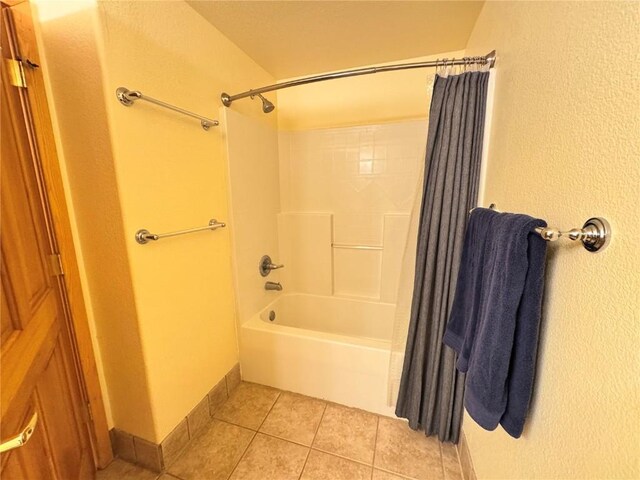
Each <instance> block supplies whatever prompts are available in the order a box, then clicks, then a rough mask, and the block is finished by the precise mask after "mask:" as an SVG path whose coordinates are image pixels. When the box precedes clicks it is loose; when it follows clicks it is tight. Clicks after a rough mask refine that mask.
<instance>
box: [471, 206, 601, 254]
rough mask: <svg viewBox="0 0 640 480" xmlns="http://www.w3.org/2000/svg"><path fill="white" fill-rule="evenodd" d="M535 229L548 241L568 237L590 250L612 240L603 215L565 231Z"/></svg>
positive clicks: (494, 208) (493, 207)
mask: <svg viewBox="0 0 640 480" xmlns="http://www.w3.org/2000/svg"><path fill="white" fill-rule="evenodd" d="M489 208H490V209H491V210H496V211H497V208H496V204H495V203H492V204H491V205H490V206H489ZM474 210H475V208H472V209H471V210H470V211H469V213H471V212H473V211H474ZM535 231H536V233H538V234H539V235H540V236H541V237H542V238H543V239H545V240H546V241H548V242H555V241H556V240H559V239H560V238H561V237H567V238H569V240H573V241H576V240H580V241H581V242H582V245H583V246H584V248H585V249H587V250H588V251H590V252H599V251H600V250H602V249H604V248H605V247H606V246H607V245H608V244H609V241H610V240H611V225H609V222H608V221H607V219H606V218H602V217H592V218H590V219H589V220H587V221H586V222H584V225H582V228H572V229H571V230H567V231H563V230H559V229H557V228H553V227H537V228H536V229H535Z"/></svg>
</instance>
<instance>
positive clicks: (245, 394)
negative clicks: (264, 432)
mask: <svg viewBox="0 0 640 480" xmlns="http://www.w3.org/2000/svg"><path fill="white" fill-rule="evenodd" d="M278 394H279V391H278V390H276V389H274V388H271V387H265V386H263V385H257V384H255V383H244V382H243V383H241V384H240V385H238V387H237V388H236V389H235V390H234V391H233V393H232V394H231V396H230V397H229V400H227V401H226V402H225V403H224V404H223V405H222V406H221V407H220V408H218V410H217V411H216V412H215V413H214V417H215V418H217V419H220V420H224V421H226V422H229V423H233V424H235V425H240V426H242V427H246V428H250V429H251V430H257V429H258V428H259V427H260V425H261V424H262V421H263V420H264V419H265V417H266V416H267V414H268V413H269V410H271V407H272V406H273V404H274V402H275V401H276V399H277V398H278Z"/></svg>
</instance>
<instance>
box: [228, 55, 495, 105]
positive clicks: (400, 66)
mask: <svg viewBox="0 0 640 480" xmlns="http://www.w3.org/2000/svg"><path fill="white" fill-rule="evenodd" d="M478 63H479V64H481V65H486V64H489V68H493V66H494V65H495V63H496V51H495V50H493V51H492V52H490V53H488V54H487V55H485V56H483V57H463V58H454V59H440V60H431V61H428V62H414V63H396V64H394V65H383V66H380V67H366V68H356V69H354V70H343V71H341V72H333V73H325V74H322V75H314V76H311V77H303V78H298V79H296V80H290V81H288V82H282V83H274V84H273V85H267V86H266V87H260V88H255V89H252V90H247V91H246V92H242V93H237V94H235V95H229V94H228V93H222V94H221V95H220V99H221V100H222V104H223V105H224V106H225V107H229V106H231V104H232V103H233V102H234V101H235V100H240V99H241V98H246V97H255V96H257V97H260V99H261V100H262V102H263V111H264V112H265V113H269V112H271V111H272V110H273V104H272V103H271V102H269V101H268V100H266V99H265V98H264V97H262V94H263V93H266V92H272V91H273V90H280V89H282V88H289V87H297V86H298V85H306V84H307V83H315V82H322V81H324V80H333V79H336V78H345V77H356V76H358V75H369V74H372V73H380V72H390V71H394V70H410V69H413V68H429V67H439V66H441V65H447V66H449V65H451V66H453V65H469V64H478Z"/></svg>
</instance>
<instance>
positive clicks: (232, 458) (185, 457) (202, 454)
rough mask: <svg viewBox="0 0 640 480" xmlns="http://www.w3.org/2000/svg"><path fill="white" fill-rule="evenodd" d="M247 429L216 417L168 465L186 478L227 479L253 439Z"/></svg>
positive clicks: (178, 474)
mask: <svg viewBox="0 0 640 480" xmlns="http://www.w3.org/2000/svg"><path fill="white" fill-rule="evenodd" d="M253 435H254V432H252V431H251V430H248V429H246V428H242V427H238V426H236V425H231V424H228V423H225V422H220V421H217V420H213V421H212V422H211V424H210V425H208V426H207V427H205V428H204V429H203V430H202V431H201V432H200V434H199V435H198V436H197V437H196V438H195V439H194V440H193V442H191V443H190V444H189V446H188V447H187V449H186V450H185V451H184V453H183V454H182V455H181V456H180V457H179V458H178V459H177V460H176V461H175V463H174V464H173V465H171V467H169V473H171V474H172V475H175V476H177V477H180V478H182V479H184V480H201V479H203V478H206V479H207V480H223V479H224V480H226V479H227V478H228V477H229V475H230V474H231V472H232V471H233V468H234V467H235V466H236V464H237V463H238V461H239V460H240V458H241V457H242V454H243V453H244V451H245V450H246V448H247V446H248V445H249V443H250V442H251V439H252V438H253Z"/></svg>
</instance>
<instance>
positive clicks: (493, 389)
mask: <svg viewBox="0 0 640 480" xmlns="http://www.w3.org/2000/svg"><path fill="white" fill-rule="evenodd" d="M536 227H546V223H545V222H544V220H539V219H535V218H532V217H529V216H527V215H516V214H511V213H498V212H495V211H493V210H489V209H486V208H476V209H474V210H473V212H472V213H471V216H470V218H469V223H468V225H467V231H466V234H465V240H464V246H463V250H462V260H461V266H460V271H459V274H458V283H457V284H456V293H455V297H454V301H453V306H452V310H451V316H450V317H449V322H448V324H447V328H446V331H445V335H444V339H443V341H444V343H445V344H446V345H449V346H450V347H451V348H453V349H454V350H455V351H456V352H457V353H458V362H457V364H456V366H457V368H458V370H460V371H461V372H467V377H466V383H465V385H466V392H465V399H464V404H465V408H466V409H467V411H468V412H469V414H470V415H471V417H472V418H473V419H474V420H475V421H476V422H477V423H478V424H479V425H480V426H482V427H483V428H485V429H487V430H494V429H495V428H496V427H497V426H498V423H500V424H501V425H502V427H503V428H504V429H505V430H506V431H507V433H509V435H511V436H513V437H515V438H518V437H520V435H521V434H522V429H523V428H524V421H525V418H526V415H527V411H528V409H529V401H530V399H531V390H532V388H533V377H534V373H535V363H536V352H537V348H538V331H539V326H540V313H541V304H542V292H543V288H544V264H545V253H546V248H547V242H546V241H545V240H543V239H542V237H540V235H538V234H537V233H535V231H534V229H535V228H536Z"/></svg>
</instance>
